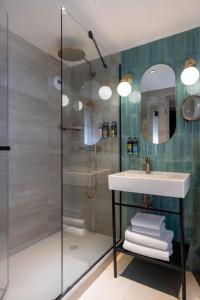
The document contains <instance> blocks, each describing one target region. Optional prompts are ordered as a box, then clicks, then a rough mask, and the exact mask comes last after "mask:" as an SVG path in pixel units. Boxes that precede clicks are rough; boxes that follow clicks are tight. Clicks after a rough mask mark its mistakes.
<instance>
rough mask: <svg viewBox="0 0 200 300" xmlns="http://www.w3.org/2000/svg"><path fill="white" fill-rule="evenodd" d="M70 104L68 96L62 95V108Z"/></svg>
mask: <svg viewBox="0 0 200 300" xmlns="http://www.w3.org/2000/svg"><path fill="white" fill-rule="evenodd" d="M68 104H69V98H68V96H67V95H64V94H63V95H62V107H65V106H67V105H68Z"/></svg>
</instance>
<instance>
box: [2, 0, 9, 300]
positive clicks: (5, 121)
mask: <svg viewBox="0 0 200 300" xmlns="http://www.w3.org/2000/svg"><path fill="white" fill-rule="evenodd" d="M7 32H8V28H7V12H6V10H5V8H4V6H3V3H2V1H0V299H2V298H3V296H4V294H5V291H6V288H7V285H8V150H9V147H8V34H7Z"/></svg>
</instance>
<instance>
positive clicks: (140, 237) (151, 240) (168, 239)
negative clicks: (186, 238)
mask: <svg viewBox="0 0 200 300" xmlns="http://www.w3.org/2000/svg"><path fill="white" fill-rule="evenodd" d="M173 237H174V233H173V231H171V230H167V229H166V230H164V232H163V234H162V235H161V237H155V236H150V235H146V234H140V233H136V232H133V231H132V230H131V226H129V227H128V228H127V229H126V231H125V239H126V240H128V241H129V242H133V243H136V244H139V245H142V246H146V247H151V248H155V249H159V250H163V251H166V250H168V249H169V248H170V247H171V243H172V240H173Z"/></svg>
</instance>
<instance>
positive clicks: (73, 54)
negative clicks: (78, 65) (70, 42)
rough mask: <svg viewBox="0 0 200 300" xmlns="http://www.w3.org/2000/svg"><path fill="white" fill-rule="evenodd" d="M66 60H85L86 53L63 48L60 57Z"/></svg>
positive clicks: (59, 52) (59, 53)
mask: <svg viewBox="0 0 200 300" xmlns="http://www.w3.org/2000/svg"><path fill="white" fill-rule="evenodd" d="M61 55H62V58H63V59H64V60H67V61H71V62H76V61H80V60H82V59H85V52H84V51H83V50H81V49H78V48H63V49H62V51H61V50H59V51H58V56H59V57H61Z"/></svg>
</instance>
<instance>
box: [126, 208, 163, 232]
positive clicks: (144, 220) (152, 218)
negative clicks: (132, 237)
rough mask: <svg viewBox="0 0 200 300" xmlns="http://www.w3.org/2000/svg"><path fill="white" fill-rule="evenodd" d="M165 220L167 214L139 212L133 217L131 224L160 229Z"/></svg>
mask: <svg viewBox="0 0 200 300" xmlns="http://www.w3.org/2000/svg"><path fill="white" fill-rule="evenodd" d="M164 220H165V216H159V215H153V214H147V213H140V212H137V213H136V215H135V216H134V217H133V218H132V219H131V224H132V225H133V226H137V227H143V228H150V229H155V230H160V226H161V225H162V223H163V222H164Z"/></svg>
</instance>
